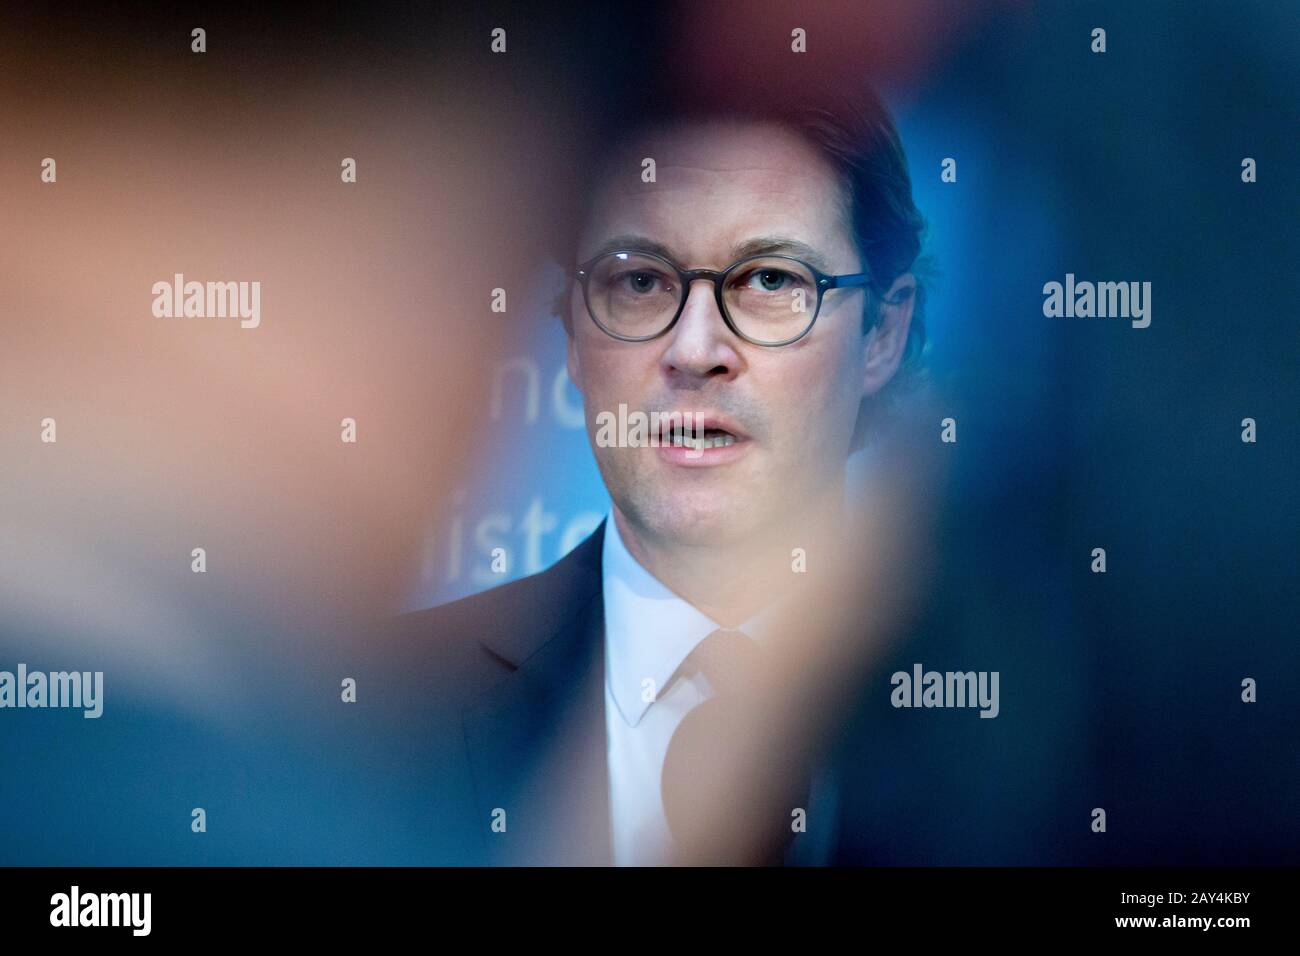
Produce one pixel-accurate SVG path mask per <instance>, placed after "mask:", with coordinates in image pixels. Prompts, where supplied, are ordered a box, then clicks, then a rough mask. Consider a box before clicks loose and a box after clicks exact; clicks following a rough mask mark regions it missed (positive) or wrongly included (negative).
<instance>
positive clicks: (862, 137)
mask: <svg viewBox="0 0 1300 956" xmlns="http://www.w3.org/2000/svg"><path fill="white" fill-rule="evenodd" d="M647 159H650V160H653V164H652V165H651V164H647V163H646V160H647ZM648 168H653V176H648V175H645V174H644V173H645V170H646V169H648ZM596 172H597V175H596V177H595V180H594V182H593V183H592V187H591V192H590V196H589V200H590V201H589V203H588V205H587V207H586V209H585V210H584V214H583V216H582V217H581V226H580V230H579V232H578V235H577V240H576V245H577V248H576V250H575V253H574V255H573V259H572V264H573V268H572V270H571V279H572V281H571V282H570V284H569V286H568V287H567V289H566V297H565V299H564V300H563V303H562V308H561V317H562V318H563V320H564V326H565V330H566V333H567V336H568V368H569V374H570V377H571V378H572V380H573V382H574V383H575V385H576V386H577V387H578V389H579V390H580V391H581V393H582V395H583V400H584V406H585V410H586V420H587V425H588V430H589V434H590V436H591V437H592V439H593V448H594V451H595V456H596V460H597V463H598V466H599V468H600V472H601V475H602V477H603V479H604V482H605V484H606V487H607V488H608V490H609V493H610V498H611V499H612V505H611V508H610V512H609V516H608V518H607V519H606V520H605V521H604V522H603V523H602V525H601V526H600V528H598V529H597V530H596V532H595V533H594V534H593V535H591V537H589V538H588V539H587V540H586V541H584V542H583V543H582V544H580V545H579V546H578V547H577V548H576V549H574V551H573V552H571V553H570V554H569V555H568V556H567V557H565V558H564V559H562V560H561V561H559V562H558V563H557V564H556V565H555V566H554V567H552V568H551V569H549V570H547V571H545V572H543V573H541V574H539V575H535V576H533V577H530V578H526V579H524V580H521V581H517V582H513V583H511V584H508V585H505V586H503V587H499V588H495V589H493V590H490V591H487V592H485V593H482V594H479V595H475V596H473V597H470V598H468V599H465V600H462V601H458V602H455V603H453V604H450V605H447V606H445V607H441V608H435V609H433V610H430V611H425V612H419V613H417V614H413V615H408V616H406V618H405V619H404V620H403V622H402V633H403V634H404V635H405V639H406V640H407V641H408V642H409V646H414V647H416V648H419V647H425V648H429V649H432V648H434V647H435V646H438V647H440V648H441V649H442V650H443V652H446V649H447V648H448V647H454V648H456V649H457V650H456V651H455V652H453V653H454V654H455V655H458V656H457V661H456V663H455V664H454V665H451V664H447V665H445V666H444V667H443V670H444V674H443V676H444V678H445V677H446V675H447V674H454V678H449V679H448V680H449V682H450V683H454V684H455V685H456V686H457V687H458V688H459V690H460V692H461V693H460V697H459V699H460V700H463V701H464V706H463V707H461V706H459V705H458V706H457V708H456V710H457V712H458V715H459V721H460V728H459V729H460V732H461V734H462V735H463V740H457V745H458V747H459V746H460V745H461V744H462V743H463V750H462V756H463V758H464V768H465V772H466V774H467V777H466V780H465V782H464V784H463V795H464V796H463V800H462V801H461V805H462V806H463V807H464V817H463V818H458V819H457V820H456V821H454V822H453V821H449V820H443V821H441V823H442V824H443V825H447V826H463V827H466V828H468V829H470V830H472V831H474V833H475V835H476V837H477V838H478V839H479V840H481V846H482V848H483V850H484V851H485V855H484V856H482V857H477V856H476V857H475V859H483V860H490V861H494V862H512V863H541V864H562V863H578V864H605V863H614V864H618V865H644V864H662V863H675V862H683V863H693V862H703V863H717V862H723V863H733V862H738V863H764V862H778V861H784V862H789V863H800V862H805V863H824V862H836V861H846V860H852V859H855V857H854V856H853V855H852V854H849V855H847V856H846V855H845V853H844V852H843V848H844V847H846V846H849V845H851V843H850V842H849V838H851V837H853V836H854V834H852V833H846V832H845V831H844V826H845V820H846V819H850V818H849V817H846V816H845V814H846V812H851V811H852V810H853V809H854V808H853V807H852V806H848V807H846V806H845V800H846V799H850V801H851V799H852V798H851V795H850V794H846V792H845V789H844V787H845V779H846V778H845V777H844V774H843V773H841V772H839V771H837V770H836V767H837V765H838V766H844V765H845V761H846V760H847V762H848V765H852V764H853V763H854V762H855V761H860V760H861V753H862V752H861V751H860V750H858V751H857V752H856V753H855V747H854V745H852V744H851V743H847V741H851V740H852V735H851V734H849V733H848V727H849V718H848V716H847V715H848V713H849V711H848V710H847V709H845V707H843V706H841V705H842V704H843V703H844V702H845V701H846V700H850V701H851V700H853V699H854V698H855V696H856V697H860V696H861V693H860V690H861V684H860V680H861V675H862V674H863V673H864V667H866V665H868V664H869V663H870V662H871V661H872V659H873V658H874V657H875V656H878V654H879V653H880V651H881V648H882V647H883V646H884V644H885V641H884V636H885V635H886V634H887V633H888V631H889V623H890V618H891V609H892V608H893V606H894V601H893V599H894V598H895V597H896V596H897V594H898V593H899V591H900V590H901V589H897V588H892V587H889V586H887V585H886V584H884V583H883V582H886V581H887V580H888V570H889V569H888V565H889V563H890V562H889V560H886V558H885V555H886V554H889V553H890V552H891V549H892V548H893V547H894V546H896V545H899V544H900V537H899V535H898V534H894V533H891V531H890V525H889V520H888V518H889V516H888V515H885V516H877V519H876V520H875V523H874V524H867V525H864V524H863V523H862V522H861V521H858V520H856V519H857V518H858V514H857V512H856V511H854V509H852V508H847V507H846V503H845V494H844V482H845V466H846V461H847V459H848V457H849V455H850V453H851V452H852V451H853V450H854V449H855V448H857V447H859V446H860V445H861V444H862V443H863V441H864V440H865V438H866V429H867V427H868V423H869V421H870V416H871V415H872V413H873V412H874V411H875V410H876V406H877V405H878V404H879V402H880V401H881V397H882V393H884V392H886V391H887V386H888V385H889V383H890V382H891V380H893V379H894V378H895V376H896V375H898V373H899V370H900V368H901V367H903V366H904V365H905V363H907V362H910V361H912V360H914V359H915V358H916V356H917V353H918V351H919V348H920V346H921V345H922V344H923V335H924V333H923V331H922V324H921V320H920V315H919V312H918V305H919V303H920V301H921V295H920V288H919V285H918V281H917V277H916V275H915V274H914V273H913V271H912V267H913V264H914V262H915V261H916V259H917V255H918V253H919V251H920V230H921V223H922V221H921V217H920V216H919V214H918V213H917V211H916V208H915V206H914V204H913V201H912V196H911V186H910V179H909V176H908V171H907V167H906V161H905V158H904V154H903V150H902V147H901V144H900V142H899V139H898V136H897V133H896V131H895V129H894V126H893V124H892V122H891V120H890V119H889V117H888V114H887V113H886V111H885V109H884V107H883V106H882V105H881V104H880V103H879V101H878V100H876V99H874V97H871V96H868V97H866V98H865V100H863V101H861V102H859V103H858V104H857V106H856V107H851V108H845V109H844V110H843V111H841V112H840V113H838V114H831V113H827V112H823V111H804V112H800V111H792V112H783V111H775V112H772V113H767V114H764V113H755V112H752V111H751V112H732V113H722V114H717V115H698V116H682V117H676V118H672V117H670V118H667V119H665V120H658V121H647V122H645V123H641V124H638V125H637V126H636V127H635V128H634V129H631V130H629V131H627V135H626V136H625V137H624V138H623V139H622V140H621V141H620V142H618V143H616V144H614V145H613V146H611V148H610V149H609V150H608V152H607V155H606V156H605V157H604V161H603V163H602V164H601V165H600V166H599V167H598V168H597V170H596ZM620 405H623V406H626V407H627V408H629V409H632V410H635V411H640V412H643V413H646V414H651V413H658V414H659V416H661V418H660V419H656V420H662V419H663V418H666V419H667V420H669V421H670V422H674V423H675V422H678V421H681V422H683V423H684V427H674V426H673V425H671V424H670V425H668V426H658V431H657V433H656V434H654V435H652V438H653V439H655V440H654V441H652V442H650V443H649V444H648V445H647V444H646V443H640V444H637V443H623V444H622V445H621V446H620V445H619V443H613V445H612V446H611V443H609V442H605V441H597V440H595V439H596V436H597V422H598V420H599V419H600V418H601V416H602V413H605V414H613V413H614V412H616V411H617V410H618V409H619V407H620ZM670 416H680V418H678V417H670ZM628 444H633V445H635V447H627V445H628ZM848 528H853V529H855V534H860V533H862V529H863V528H869V531H870V537H871V539H872V540H871V541H870V548H869V549H867V551H865V552H863V551H862V550H861V549H858V548H855V547H854V545H855V544H857V543H858V542H854V541H852V540H847V539H849V538H850V537H851V536H850V535H847V534H846V533H845V530H846V529H848ZM863 536H865V535H863ZM891 557H896V554H892V555H891ZM809 562H811V563H812V569H811V570H810V569H809V567H808V564H809ZM863 598H866V599H867V602H866V605H865V606H864V604H863V603H862V599H863ZM873 615H874V616H873ZM412 654H413V658H414V657H418V655H419V651H418V650H416V651H412ZM878 683H879V686H878V687H877V688H876V689H875V690H874V691H873V692H872V696H871V698H870V700H871V705H872V707H873V708H876V709H878V708H879V706H880V704H881V702H882V701H884V700H885V699H886V698H887V696H888V686H887V685H886V684H884V683H883V682H878ZM444 686H446V684H444ZM881 688H883V689H881ZM978 723H983V722H982V721H979V722H978ZM448 776H450V775H444V778H443V786H444V787H454V786H456V785H457V784H456V783H453V782H451V781H449V780H448V779H447V777H448ZM857 809H858V810H859V811H861V810H862V809H863V808H862V806H861V805H860V804H859V806H858V808H857ZM850 826H854V825H853V824H850ZM859 837H860V835H859ZM859 845H861V844H860V840H859ZM858 858H860V857H858ZM882 858H886V859H888V854H884V855H883V857H882ZM905 861H906V860H905ZM912 862H925V861H924V860H922V859H916V860H912Z"/></svg>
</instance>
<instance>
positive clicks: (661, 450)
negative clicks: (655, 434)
mask: <svg viewBox="0 0 1300 956" xmlns="http://www.w3.org/2000/svg"><path fill="white" fill-rule="evenodd" d="M667 414H671V415H679V416H681V421H683V422H686V421H689V422H691V424H692V428H691V429H690V430H691V431H695V430H696V429H697V428H698V429H699V430H700V431H703V430H704V429H705V428H719V429H722V430H723V431H726V432H729V433H731V434H732V435H734V436H735V438H736V440H735V442H733V443H732V444H730V445H723V446H721V447H718V448H704V449H701V450H696V449H694V448H687V447H686V446H685V445H673V444H670V443H668V442H665V441H663V440H662V436H661V440H660V442H659V444H658V446H657V447H656V448H655V449H654V451H655V453H656V454H657V455H658V456H659V459H660V460H661V461H664V462H667V463H668V464H670V465H678V466H681V467H683V468H711V467H715V466H717V465H726V464H730V463H731V462H733V461H736V460H737V459H739V458H741V457H743V456H744V455H745V454H747V453H748V452H749V447H750V445H752V444H753V443H754V442H753V439H751V438H750V437H749V435H748V434H747V433H746V432H745V431H744V429H742V428H741V427H740V426H739V425H738V424H736V422H735V421H733V420H732V419H730V418H728V417H727V416H726V415H720V414H715V413H714V412H701V411H690V412H687V411H673V412H670V413H669V412H665V413H661V415H667ZM686 415H690V416H691V417H690V418H687V417H686ZM701 423H703V424H702V425H701Z"/></svg>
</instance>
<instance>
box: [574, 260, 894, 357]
mask: <svg viewBox="0 0 1300 956" xmlns="http://www.w3.org/2000/svg"><path fill="white" fill-rule="evenodd" d="M610 256H640V257H642V258H646V259H655V260H657V261H659V262H662V263H663V264H664V265H666V266H667V267H668V268H669V269H670V270H671V271H672V272H674V273H675V274H676V275H677V280H678V282H680V283H681V287H682V295H681V297H680V300H679V301H678V303H677V312H676V313H675V314H674V315H673V317H672V321H670V322H669V323H668V324H667V325H665V326H664V327H663V328H662V329H660V330H659V331H658V332H655V333H653V334H652V335H637V336H629V335H620V334H619V333H617V332H614V331H613V330H611V329H609V328H608V327H607V326H606V325H605V324H604V323H603V322H601V321H600V319H598V318H597V317H596V310H595V309H593V308H592V305H591V296H590V294H589V292H588V284H589V283H590V281H591V270H592V268H593V267H594V266H595V264H596V263H597V262H600V261H601V260H602V259H606V258H608V257H610ZM760 259H761V260H769V259H784V260H786V261H787V262H793V263H796V264H797V265H801V266H803V267H804V268H805V269H807V270H808V271H809V273H811V274H812V276H813V285H814V288H816V290H817V304H816V306H815V307H814V308H813V314H812V318H811V319H809V320H808V325H807V326H806V327H805V328H804V330H803V331H802V332H800V333H799V334H798V335H796V336H794V337H792V338H788V339H785V340H783V341H780V342H762V341H759V340H758V339H754V338H750V337H749V336H748V335H746V334H745V333H744V332H742V331H740V329H739V328H737V327H736V324H735V322H733V321H732V319H731V314H730V313H729V312H728V311H727V306H726V303H725V302H724V301H723V298H722V290H723V287H724V285H725V283H726V281H727V279H728V278H729V277H730V276H731V274H732V273H733V272H735V271H736V270H737V269H739V268H740V267H741V266H743V265H745V264H746V263H748V262H755V261H758V260H760ZM573 278H575V279H576V280H577V281H578V283H579V284H580V285H581V286H582V301H583V303H584V304H585V305H586V307H587V314H588V315H589V316H591V320H592V321H593V322H595V323H596V326H597V327H598V328H599V329H600V330H601V331H602V332H604V333H605V334H606V335H609V336H611V337H612V338H616V339H619V340H620V341H623V342H649V341H650V340H651V339H657V338H659V337H660V336H661V335H667V334H668V333H669V332H671V331H672V329H673V327H674V326H675V325H677V320H678V319H680V318H681V317H682V313H683V312H684V311H686V300H687V299H689V298H690V284H691V283H692V282H695V281H697V280H700V279H707V280H709V281H711V282H712V283H713V298H714V301H715V302H717V305H718V314H719V315H721V316H722V321H723V322H725V323H726V325H727V328H729V329H730V330H731V331H732V332H733V333H734V334H735V335H736V336H738V337H739V338H740V339H742V340H743V341H745V342H748V343H750V344H751V345H759V346H762V347H763V348H781V347H782V346H785V345H793V344H794V343H795V342H798V341H799V340H800V339H802V338H803V337H804V336H806V335H807V334H808V333H809V332H811V331H812V327H813V325H815V324H816V322H817V317H818V316H819V315H820V314H821V310H822V298H823V297H824V296H825V294H826V293H827V292H828V291H830V290H831V289H850V288H863V287H871V286H873V282H872V279H871V274H870V273H868V272H855V273H845V274H844V275H830V274H828V273H825V272H822V271H821V270H820V269H818V268H816V267H815V266H812V265H810V264H809V263H807V262H805V261H804V260H803V259H800V258H798V257H796V256H787V255H780V254H777V253H771V254H759V255H753V256H745V258H743V259H737V260H736V261H735V262H733V263H732V264H731V265H729V266H727V267H726V268H725V269H722V270H721V271H719V270H717V269H683V268H682V267H681V266H679V265H677V263H675V262H673V261H672V260H670V259H666V258H664V257H663V256H661V255H658V254H657V253H653V252H642V251H639V250H636V249H620V250H616V251H614V252H602V253H601V254H600V255H598V256H594V257H593V258H591V259H588V260H587V261H586V262H583V263H580V264H579V265H578V267H577V268H576V269H575V270H574V272H573Z"/></svg>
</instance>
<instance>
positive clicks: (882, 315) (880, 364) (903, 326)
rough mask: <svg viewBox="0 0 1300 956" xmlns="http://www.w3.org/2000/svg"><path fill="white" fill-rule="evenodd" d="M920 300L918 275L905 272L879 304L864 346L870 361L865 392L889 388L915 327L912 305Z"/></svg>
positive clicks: (866, 373)
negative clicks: (888, 385) (889, 382)
mask: <svg viewBox="0 0 1300 956" xmlns="http://www.w3.org/2000/svg"><path fill="white" fill-rule="evenodd" d="M915 303H916V276H914V275H912V273H910V272H905V273H903V274H902V275H901V276H899V277H898V278H897V279H895V280H894V284H893V285H892V286H890V287H889V292H888V293H886V295H885V298H884V300H883V301H881V302H880V303H879V304H878V310H879V311H878V312H877V316H876V324H875V325H874V326H872V328H871V331H870V332H868V333H867V339H866V342H865V343H864V344H863V348H864V349H865V350H866V362H865V365H864V374H863V378H862V394H863V395H874V394H875V393H876V392H878V391H880V390H881V389H882V388H884V387H885V383H887V382H888V381H889V380H890V379H891V378H893V377H894V373H895V372H897V371H898V366H899V364H900V363H901V362H902V361H903V352H904V350H905V349H906V348H907V334H908V332H909V331H910V330H911V328H912V307H913V306H914V305H915Z"/></svg>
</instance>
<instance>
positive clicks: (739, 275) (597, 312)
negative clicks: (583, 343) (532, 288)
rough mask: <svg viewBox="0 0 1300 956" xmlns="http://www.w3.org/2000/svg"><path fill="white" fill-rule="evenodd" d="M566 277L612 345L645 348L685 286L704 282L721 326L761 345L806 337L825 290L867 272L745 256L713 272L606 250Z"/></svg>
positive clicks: (673, 312) (667, 324) (849, 284)
mask: <svg viewBox="0 0 1300 956" xmlns="http://www.w3.org/2000/svg"><path fill="white" fill-rule="evenodd" d="M574 276H575V278H576V279H577V280H578V281H579V283H581V285H582V297H583V300H584V301H585V302H586V304H587V311H588V312H589V313H590V314H591V318H592V320H593V321H594V322H595V323H596V325H597V326H599V327H600V329H601V330H602V331H604V332H606V333H607V334H609V335H612V336H613V337H614V338H616V339H622V340H623V341H625V342H645V341H648V340H649V339H653V338H658V337H659V336H661V335H663V334H664V333H665V332H667V331H668V330H669V329H671V328H672V327H673V326H674V325H676V324H677V320H678V319H679V318H681V314H682V311H683V309H684V308H685V306H686V297H687V294H688V291H689V289H690V284H691V283H692V282H694V281H696V280H697V279H707V280H709V281H711V282H712V283H713V296H714V299H715V300H716V301H717V304H718V311H719V312H720V313H721V314H722V320H723V321H724V322H726V324H727V328H729V329H731V331H732V332H734V333H735V334H736V335H738V336H740V337H741V338H742V339H744V340H745V341H746V342H750V343H752V344H754V345H764V346H769V347H775V346H780V345H790V344H791V343H794V342H797V341H799V339H801V338H803V337H804V336H805V335H807V334H808V332H809V331H810V330H811V329H812V327H813V323H814V322H816V321H817V313H818V312H820V311H821V304H822V296H823V295H825V294H826V292H827V291H829V290H831V289H845V288H861V287H863V286H870V285H871V276H870V275H869V274H868V273H865V272H862V273H854V274H849V275H838V276H837V275H827V274H826V273H824V272H821V271H820V270H818V269H815V268H814V267H812V266H810V265H809V264H808V263H806V262H804V261H803V260H802V259H796V258H794V257H793V256H783V255H758V256H748V257H746V258H744V259H741V260H739V261H738V262H734V263H732V264H731V265H729V266H727V268H725V269H723V270H722V271H721V272H718V271H717V270H714V269H683V268H681V267H680V266H678V265H677V264H676V263H674V262H671V261H669V260H668V259H665V258H664V257H663V256H659V255H655V254H654V253H649V252H632V251H629V252H607V253H604V254H602V255H599V256H596V257H595V258H594V259H590V260H588V261H587V262H584V263H582V264H581V265H580V266H578V268H577V269H576V270H575V273H574Z"/></svg>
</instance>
